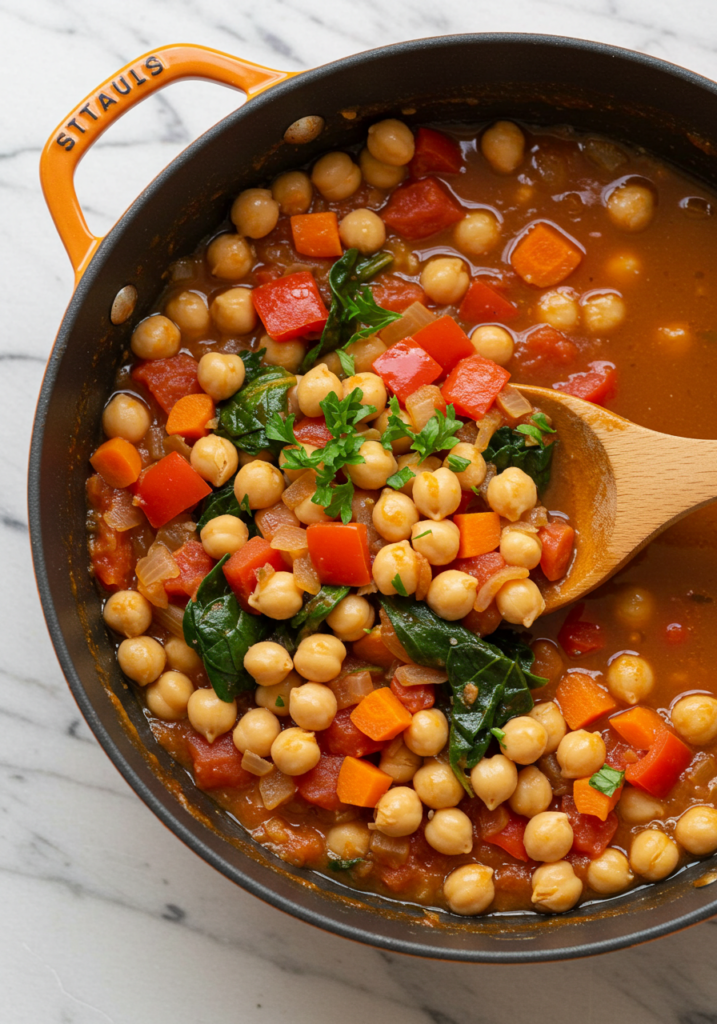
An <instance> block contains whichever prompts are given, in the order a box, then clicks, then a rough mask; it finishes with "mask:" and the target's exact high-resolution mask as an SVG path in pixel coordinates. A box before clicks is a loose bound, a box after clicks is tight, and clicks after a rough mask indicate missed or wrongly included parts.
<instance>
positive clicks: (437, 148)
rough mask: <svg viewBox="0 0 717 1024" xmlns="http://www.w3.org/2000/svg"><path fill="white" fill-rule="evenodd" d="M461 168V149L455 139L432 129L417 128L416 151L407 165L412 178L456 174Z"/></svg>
mask: <svg viewBox="0 0 717 1024" xmlns="http://www.w3.org/2000/svg"><path fill="white" fill-rule="evenodd" d="M462 167H463V157H462V155H461V147H460V145H459V144H458V143H457V142H456V140H455V139H451V138H450V137H449V136H448V135H444V134H443V132H437V131H435V130H434V129H433V128H419V129H418V132H417V134H416V151H415V153H414V154H413V159H412V160H411V162H410V164H409V165H408V170H409V172H410V175H411V177H412V178H422V177H423V176H424V175H426V174H458V173H459V171H460V170H461V168H462Z"/></svg>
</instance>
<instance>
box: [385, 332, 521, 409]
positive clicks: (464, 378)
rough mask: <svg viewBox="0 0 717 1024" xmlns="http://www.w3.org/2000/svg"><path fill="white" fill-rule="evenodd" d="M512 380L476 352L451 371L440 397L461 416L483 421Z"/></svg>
mask: <svg viewBox="0 0 717 1024" xmlns="http://www.w3.org/2000/svg"><path fill="white" fill-rule="evenodd" d="M390 351H391V350H390V349H389V352H390ZM382 358H383V357H382ZM509 380H510V374H509V373H508V371H507V370H504V369H503V367H502V366H498V364H497V363H494V362H493V360H492V359H484V358H483V356H479V355H478V354H477V353H476V354H475V355H472V356H469V357H468V359H461V361H460V362H459V363H458V365H457V366H455V367H454V368H453V369H452V370H451V372H450V374H449V375H448V378H447V379H446V382H445V384H444V385H443V387H442V388H441V394H442V395H443V397H444V398H445V400H446V402H452V403H453V405H454V407H455V410H456V414H457V415H458V416H469V417H470V418H471V419H472V420H480V419H483V417H484V416H485V414H486V413H487V412H488V410H489V409H490V407H491V406H492V405H493V402H494V401H495V399H496V397H497V396H498V395H499V394H500V392H501V391H502V390H503V388H504V387H505V385H506V384H507V383H508V381H509Z"/></svg>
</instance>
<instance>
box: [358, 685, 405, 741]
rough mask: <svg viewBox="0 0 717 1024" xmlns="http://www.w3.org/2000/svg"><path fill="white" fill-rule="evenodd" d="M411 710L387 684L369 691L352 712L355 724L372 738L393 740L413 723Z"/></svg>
mask: <svg viewBox="0 0 717 1024" xmlns="http://www.w3.org/2000/svg"><path fill="white" fill-rule="evenodd" d="M411 718H412V715H411V712H410V711H408V710H407V709H406V708H405V707H404V706H403V704H402V703H401V701H400V700H399V699H398V697H397V696H396V695H395V694H394V693H392V692H391V690H390V689H389V688H388V687H387V686H382V687H381V688H380V689H378V690H374V691H373V692H372V693H369V694H368V695H367V696H366V697H364V699H363V700H362V701H361V703H360V704H357V705H356V707H355V708H354V710H353V711H352V712H351V721H352V722H353V723H354V725H355V726H356V727H357V728H358V729H360V730H361V732H363V733H365V734H366V735H367V736H370V737H371V739H372V740H392V739H394V737H396V736H398V734H399V733H400V732H403V730H404V729H407V728H408V727H409V725H410V724H411Z"/></svg>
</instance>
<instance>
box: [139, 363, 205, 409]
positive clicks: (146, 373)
mask: <svg viewBox="0 0 717 1024" xmlns="http://www.w3.org/2000/svg"><path fill="white" fill-rule="evenodd" d="M198 369H199V363H198V362H197V361H196V359H192V357H191V356H187V355H184V353H183V352H180V354H179V355H178V356H172V358H171V359H150V360H148V361H147V362H146V363H138V364H137V366H134V367H133V368H132V372H131V374H130V376H131V377H132V380H138V381H140V382H141V383H142V384H144V385H145V387H146V388H147V390H148V391H149V393H150V394H151V395H152V397H153V398H154V399H155V400H156V401H157V402H158V403H159V405H161V407H162V408H163V409H164V411H165V412H166V413H170V412H171V411H172V406H173V405H174V404H175V402H178V401H179V399H180V398H186V396H187V395H198V394H200V393H201V390H202V389H201V388H200V386H199V381H198V380H197V371H198Z"/></svg>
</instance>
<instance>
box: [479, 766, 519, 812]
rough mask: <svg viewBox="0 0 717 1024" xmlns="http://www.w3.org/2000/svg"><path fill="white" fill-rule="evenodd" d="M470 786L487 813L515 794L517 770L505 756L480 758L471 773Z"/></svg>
mask: <svg viewBox="0 0 717 1024" xmlns="http://www.w3.org/2000/svg"><path fill="white" fill-rule="evenodd" d="M471 785H472V786H473V789H474V790H475V793H476V796H479V797H480V798H481V800H482V801H483V803H484V804H485V805H486V807H487V808H488V810H489V811H494V810H495V809H496V807H498V805H499V804H502V803H503V802H504V801H505V800H508V799H510V797H511V796H512V795H513V793H514V792H515V787H516V786H517V785H518V769H517V768H516V767H515V764H514V763H513V762H512V761H511V760H510V759H509V758H507V757H506V756H505V754H495V756H494V757H484V758H482V759H481V760H480V761H479V762H478V764H477V765H476V766H475V768H474V769H473V770H472V771H471Z"/></svg>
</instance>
